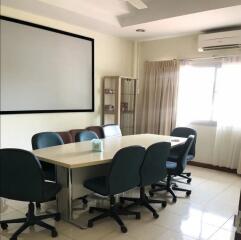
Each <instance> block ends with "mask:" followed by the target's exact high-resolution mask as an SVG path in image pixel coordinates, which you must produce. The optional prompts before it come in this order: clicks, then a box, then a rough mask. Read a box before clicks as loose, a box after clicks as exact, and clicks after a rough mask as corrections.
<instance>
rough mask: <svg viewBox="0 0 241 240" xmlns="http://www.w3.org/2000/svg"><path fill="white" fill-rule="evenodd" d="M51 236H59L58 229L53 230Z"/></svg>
mask: <svg viewBox="0 0 241 240" xmlns="http://www.w3.org/2000/svg"><path fill="white" fill-rule="evenodd" d="M51 236H52V237H53V238H55V237H58V232H57V231H56V230H53V231H52V232H51Z"/></svg>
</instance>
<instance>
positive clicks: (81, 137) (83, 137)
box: [75, 130, 99, 204]
mask: <svg viewBox="0 0 241 240" xmlns="http://www.w3.org/2000/svg"><path fill="white" fill-rule="evenodd" d="M98 138H99V137H98V136H97V134H96V133H95V132H93V131H89V130H84V131H82V132H79V133H76V135H75V142H84V141H90V140H93V139H98ZM87 197H88V195H84V196H82V197H80V198H79V199H80V200H82V202H83V203H84V204H88V200H87Z"/></svg>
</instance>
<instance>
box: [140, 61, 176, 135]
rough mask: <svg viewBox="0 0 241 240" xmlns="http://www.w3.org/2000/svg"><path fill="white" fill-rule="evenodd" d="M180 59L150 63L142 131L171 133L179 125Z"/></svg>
mask: <svg viewBox="0 0 241 240" xmlns="http://www.w3.org/2000/svg"><path fill="white" fill-rule="evenodd" d="M178 75H179V62H178V61H177V60H171V61H161V62H146V63H145V74H144V79H143V80H144V83H143V91H142V96H139V106H140V107H139V110H140V114H139V116H141V119H137V121H141V122H140V124H139V126H140V132H141V133H155V134H166V135H169V134H170V132H171V130H172V129H173V128H174V127H175V124H176V105H177V90H178Z"/></svg>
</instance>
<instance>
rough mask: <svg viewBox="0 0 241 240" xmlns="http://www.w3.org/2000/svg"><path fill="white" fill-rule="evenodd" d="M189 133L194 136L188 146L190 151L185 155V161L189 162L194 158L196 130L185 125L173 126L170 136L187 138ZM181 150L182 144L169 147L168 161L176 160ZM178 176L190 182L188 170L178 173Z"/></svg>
mask: <svg viewBox="0 0 241 240" xmlns="http://www.w3.org/2000/svg"><path fill="white" fill-rule="evenodd" d="M190 135H193V136H194V140H193V144H192V146H191V148H190V151H189V152H188V155H187V162H190V161H192V160H193V159H194V158H195V153H196V141H197V132H196V130H194V129H192V128H187V127H177V128H174V129H173V131H172V132H171V136H174V137H183V138H188V137H189V136H190ZM181 152H182V146H179V145H178V146H176V147H174V148H173V149H171V152H170V156H169V161H172V162H176V161H177V159H178V156H179V155H180V154H181ZM179 177H182V178H185V179H187V183H190V182H191V181H192V178H191V173H190V172H183V173H181V174H180V175H179Z"/></svg>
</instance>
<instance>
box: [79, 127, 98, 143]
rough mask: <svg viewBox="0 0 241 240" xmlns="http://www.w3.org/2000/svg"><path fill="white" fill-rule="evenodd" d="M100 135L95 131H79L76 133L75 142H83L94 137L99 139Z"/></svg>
mask: <svg viewBox="0 0 241 240" xmlns="http://www.w3.org/2000/svg"><path fill="white" fill-rule="evenodd" d="M98 138H99V137H98V136H97V134H96V133H95V132H93V131H89V130H84V131H83V132H79V133H77V134H76V135H75V142H83V141H89V140H92V139H98Z"/></svg>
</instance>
